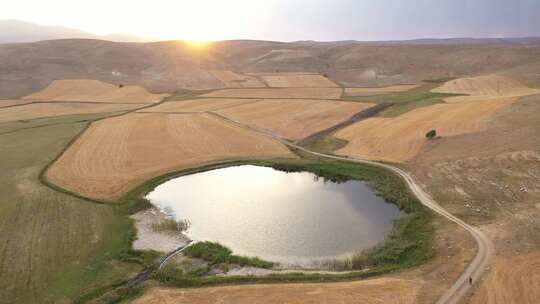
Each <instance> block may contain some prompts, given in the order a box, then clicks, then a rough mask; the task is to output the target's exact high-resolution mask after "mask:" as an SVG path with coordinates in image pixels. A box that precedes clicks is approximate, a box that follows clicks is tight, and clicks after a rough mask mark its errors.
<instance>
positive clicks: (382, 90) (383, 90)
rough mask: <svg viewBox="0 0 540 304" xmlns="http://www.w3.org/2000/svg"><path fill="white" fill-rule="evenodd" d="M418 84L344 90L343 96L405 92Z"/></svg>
mask: <svg viewBox="0 0 540 304" xmlns="http://www.w3.org/2000/svg"><path fill="white" fill-rule="evenodd" d="M419 86H420V85H418V84H399V85H393V86H387V87H379V88H376V87H373V88H346V89H345V95H347V96H371V95H380V94H388V93H399V92H405V91H409V90H412V89H415V88H417V87H419Z"/></svg>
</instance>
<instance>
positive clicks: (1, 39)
mask: <svg viewBox="0 0 540 304" xmlns="http://www.w3.org/2000/svg"><path fill="white" fill-rule="evenodd" d="M73 38H79V39H103V40H110V41H117V42H148V41H152V40H155V39H151V38H144V37H138V36H134V35H127V34H110V35H106V36H99V35H94V34H90V33H87V32H84V31H81V30H77V29H72V28H67V27H62V26H45V25H39V24H34V23H30V22H25V21H20V20H0V43H23V42H36V41H43V40H55V39H73Z"/></svg>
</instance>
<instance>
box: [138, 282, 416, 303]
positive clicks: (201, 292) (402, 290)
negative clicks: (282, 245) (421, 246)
mask: <svg viewBox="0 0 540 304" xmlns="http://www.w3.org/2000/svg"><path fill="white" fill-rule="evenodd" d="M419 288H420V284H419V283H418V282H415V281H411V280H402V279H392V278H384V279H374V280H367V281H357V282H345V283H327V284H272V285H244V286H226V287H212V288H198V289H169V288H154V289H151V290H150V291H149V292H147V293H146V294H145V295H144V296H143V297H141V298H139V299H137V300H135V301H134V303H136V304H142V303H145V304H154V303H155V304H157V303H160V304H161V303H164V304H168V303H171V304H172V303H194V304H206V303H223V304H226V303H235V304H242V303H249V304H251V303H261V304H262V303H264V304H274V303H275V304H277V303H289V304H294V303H303V304H306V303H364V304H370V303H373V304H375V303H387V304H398V303H399V304H407V303H415V298H416V295H417V293H418V290H419Z"/></svg>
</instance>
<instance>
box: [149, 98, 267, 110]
mask: <svg viewBox="0 0 540 304" xmlns="http://www.w3.org/2000/svg"><path fill="white" fill-rule="evenodd" d="M258 100H262V99H236V98H230V99H227V98H200V99H191V100H179V101H168V102H164V103H162V104H160V105H158V106H155V107H151V108H147V109H143V110H140V111H139V112H146V113H193V112H207V111H214V110H219V109H225V108H230V107H234V106H238V105H242V104H246V103H253V102H256V101H258Z"/></svg>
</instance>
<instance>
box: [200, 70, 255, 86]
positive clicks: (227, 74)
mask: <svg viewBox="0 0 540 304" xmlns="http://www.w3.org/2000/svg"><path fill="white" fill-rule="evenodd" d="M210 73H212V75H214V76H215V77H216V78H218V79H219V80H220V81H221V82H223V84H224V85H225V87H227V88H260V87H266V85H265V84H264V83H262V82H261V81H260V80H258V79H257V78H255V77H253V76H249V75H243V74H238V73H235V72H232V71H222V70H213V71H210Z"/></svg>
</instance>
